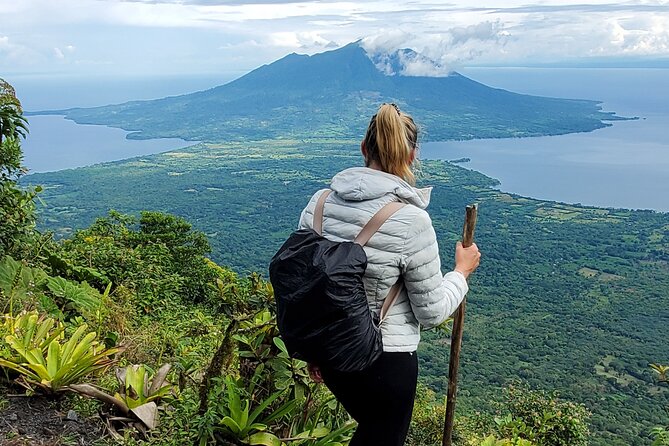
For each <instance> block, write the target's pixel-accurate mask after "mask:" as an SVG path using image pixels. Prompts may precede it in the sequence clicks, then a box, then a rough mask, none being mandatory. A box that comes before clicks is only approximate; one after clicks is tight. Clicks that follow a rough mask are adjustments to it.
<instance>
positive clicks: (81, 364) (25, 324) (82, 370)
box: [0, 311, 120, 393]
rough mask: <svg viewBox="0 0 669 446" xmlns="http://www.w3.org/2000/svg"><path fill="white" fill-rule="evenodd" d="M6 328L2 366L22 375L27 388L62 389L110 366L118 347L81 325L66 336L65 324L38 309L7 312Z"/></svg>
mask: <svg viewBox="0 0 669 446" xmlns="http://www.w3.org/2000/svg"><path fill="white" fill-rule="evenodd" d="M3 329H4V331H5V332H8V333H9V334H8V335H6V336H5V339H4V340H0V344H5V345H3V347H4V348H2V349H0V351H4V352H5V353H4V357H2V358H0V367H5V368H7V369H10V370H13V371H15V372H17V373H19V375H20V380H19V381H18V382H19V383H21V384H22V385H24V386H25V387H28V388H33V387H34V386H36V387H39V388H41V389H43V390H46V391H47V392H52V393H55V392H61V391H64V390H67V386H69V385H71V384H76V383H79V382H81V380H82V379H83V378H84V377H86V376H88V375H90V374H92V373H95V372H99V371H101V370H104V369H106V368H108V367H109V366H111V365H112V364H113V363H114V362H115V359H114V358H113V357H114V355H115V354H116V353H118V352H119V351H120V349H119V348H111V349H107V348H104V347H103V346H101V345H100V344H99V342H98V341H97V340H96V337H97V335H96V334H95V332H87V329H88V326H87V325H86V324H82V325H80V326H79V327H77V329H76V330H75V331H74V333H73V334H72V336H70V337H69V338H66V335H65V326H64V325H63V324H62V323H60V322H58V321H56V320H55V319H52V318H49V317H44V316H42V317H40V316H39V315H38V313H37V312H36V311H32V312H28V313H25V312H24V313H22V314H20V315H19V316H17V317H13V316H12V315H11V314H5V315H4V321H3Z"/></svg>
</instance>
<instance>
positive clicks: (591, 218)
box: [28, 139, 669, 446]
mask: <svg viewBox="0 0 669 446" xmlns="http://www.w3.org/2000/svg"><path fill="white" fill-rule="evenodd" d="M359 163H360V155H359V152H358V151H357V149H356V148H355V146H351V145H343V144H329V143H322V142H321V143H314V142H311V143H303V142H300V141H289V140H285V139H282V140H274V141H270V140H266V141H262V142H259V143H228V144H200V145H197V146H194V147H191V148H189V149H184V150H180V151H174V152H168V153H165V154H160V155H154V156H150V157H141V158H136V159H132V160H126V161H120V162H115V163H108V164H103V165H98V166H93V167H88V168H83V169H76V170H66V171H61V172H53V173H48V174H39V175H31V176H30V177H28V179H29V181H30V182H31V183H34V184H42V185H44V187H45V191H44V192H43V193H42V195H41V196H42V198H43V200H44V201H45V202H46V204H47V205H46V207H43V208H41V209H40V214H41V217H40V219H41V226H42V228H43V229H50V230H54V231H55V232H56V233H57V234H58V235H60V236H70V235H71V234H72V232H73V230H74V229H75V228H83V227H85V226H87V225H89V224H90V223H91V222H92V221H93V220H94V219H95V218H96V217H99V216H101V215H104V214H105V213H106V212H107V210H108V209H110V208H113V209H117V210H119V211H121V212H130V213H135V214H136V213H138V212H139V211H140V210H143V209H152V210H161V211H167V212H170V213H174V214H177V215H180V216H183V217H186V218H187V219H188V220H189V221H191V222H193V224H194V226H195V227H196V228H197V229H199V230H202V231H204V232H205V233H206V235H207V236H208V239H209V240H210V243H211V245H212V247H213V258H214V259H215V260H216V261H218V262H221V263H223V264H226V265H231V266H232V267H234V268H235V269H236V270H237V271H253V270H256V271H265V270H266V267H267V263H268V261H269V259H270V258H271V256H272V254H273V253H274V252H275V251H276V249H277V248H278V247H279V246H280V244H281V243H282V241H283V240H284V239H285V237H286V236H287V235H288V234H289V233H290V231H291V230H292V229H293V228H294V227H295V225H296V224H297V218H298V216H299V212H300V210H301V209H302V207H303V206H304V203H306V201H307V199H308V197H309V196H310V195H311V193H312V192H313V191H315V190H317V189H319V188H322V187H324V186H325V185H326V184H327V182H328V179H329V178H331V176H332V175H333V174H334V173H335V172H337V171H338V170H340V169H342V168H344V167H348V166H352V165H358V164H359ZM421 181H422V182H423V183H425V184H429V185H432V186H435V189H434V191H433V195H432V203H431V205H430V207H429V209H428V210H429V212H430V214H431V216H432V219H433V222H434V224H435V229H436V230H437V234H438V238H439V241H440V247H441V255H442V259H444V263H445V264H444V268H447V267H448V266H450V265H449V260H448V259H450V258H451V256H452V246H453V243H454V242H455V240H456V239H457V238H458V232H459V230H460V228H461V225H462V212H463V207H464V205H465V204H467V203H470V202H473V201H478V202H479V203H480V204H481V206H480V214H479V225H478V228H477V242H478V244H479V246H480V247H481V249H482V251H483V253H484V257H483V263H482V266H481V268H480V269H479V271H478V272H477V273H476V275H475V277H474V278H473V280H472V283H471V287H472V292H471V294H470V296H469V304H468V313H467V323H466V327H465V339H464V347H463V357H462V361H463V365H462V371H461V373H462V375H461V377H460V383H461V386H462V387H461V393H460V395H461V396H460V398H459V399H458V404H459V405H460V407H461V408H462V409H459V410H462V413H467V412H469V413H471V412H474V411H484V412H486V411H489V410H491V404H490V401H491V400H492V399H494V398H495V396H496V395H499V393H500V388H501V387H503V386H504V385H507V384H508V383H510V382H512V381H513V380H514V379H523V380H525V381H527V382H529V383H530V385H532V386H533V387H534V388H543V389H546V390H558V391H560V392H561V394H562V395H563V396H564V397H566V398H569V399H572V400H575V401H581V402H584V403H586V405H587V407H588V408H589V409H590V410H591V411H592V412H593V416H592V420H593V426H592V431H593V438H592V441H591V442H590V444H592V445H595V446H642V445H647V444H649V441H650V440H649V431H650V428H651V427H652V426H654V425H658V424H660V423H663V422H664V420H665V418H666V415H665V413H664V411H663V410H662V409H661V408H662V407H665V406H666V405H667V404H669V392H668V390H669V389H667V388H666V387H658V386H657V384H656V382H655V380H654V377H653V376H652V373H651V372H650V371H649V370H648V363H649V362H660V363H666V361H667V358H666V354H667V352H666V346H665V345H664V342H662V339H664V329H665V325H664V321H666V320H667V318H668V317H669V312H668V308H667V305H666V297H667V285H666V284H667V283H669V267H668V265H669V215H667V214H660V213H654V212H648V211H627V210H614V209H597V208H589V207H581V206H573V205H567V204H562V203H552V202H546V201H540V200H533V199H528V198H522V197H518V196H512V195H508V194H504V193H502V192H499V191H497V190H493V189H491V188H490V186H492V185H494V184H495V182H494V180H492V179H490V178H487V177H485V176H483V175H481V174H479V173H477V172H473V171H470V170H467V169H464V168H461V167H458V166H455V165H452V164H448V163H443V162H425V163H424V165H423V175H422V179H421ZM92 185H94V186H92ZM424 340H425V342H424V343H423V344H422V346H421V350H420V354H419V357H420V359H421V377H422V380H423V382H424V383H426V384H429V385H430V386H431V387H432V388H433V389H435V390H437V391H444V390H445V388H446V379H447V378H446V370H447V369H448V365H447V363H448V343H447V339H444V337H443V335H441V334H439V333H433V332H429V333H426V334H425V336H424Z"/></svg>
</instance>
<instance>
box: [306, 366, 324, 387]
mask: <svg viewBox="0 0 669 446" xmlns="http://www.w3.org/2000/svg"><path fill="white" fill-rule="evenodd" d="M307 370H309V377H310V378H311V380H312V381H313V382H315V383H322V382H323V376H321V368H320V367H318V366H317V365H314V364H307Z"/></svg>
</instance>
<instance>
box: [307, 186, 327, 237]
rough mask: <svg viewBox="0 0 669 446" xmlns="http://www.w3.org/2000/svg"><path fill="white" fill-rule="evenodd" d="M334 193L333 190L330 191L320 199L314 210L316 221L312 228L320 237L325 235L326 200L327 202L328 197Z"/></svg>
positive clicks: (324, 193)
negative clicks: (324, 210) (324, 209)
mask: <svg viewBox="0 0 669 446" xmlns="http://www.w3.org/2000/svg"><path fill="white" fill-rule="evenodd" d="M331 193H332V189H328V190H326V191H325V192H323V193H322V194H321V196H320V197H318V201H317V202H316V207H315V208H314V221H313V223H312V224H311V226H312V227H313V228H314V231H316V232H317V233H318V235H323V207H325V200H327V198H328V195H330V194H331Z"/></svg>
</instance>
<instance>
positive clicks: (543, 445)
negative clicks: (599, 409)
mask: <svg viewBox="0 0 669 446" xmlns="http://www.w3.org/2000/svg"><path fill="white" fill-rule="evenodd" d="M505 392H506V396H507V401H506V404H505V405H504V410H505V411H507V413H506V414H505V415H503V416H500V417H497V418H496V419H495V423H496V425H497V429H498V431H499V433H500V434H501V435H502V437H505V438H512V439H525V440H529V441H531V442H533V443H535V444H536V445H537V446H585V445H587V441H588V435H589V430H588V424H587V419H588V417H589V415H590V414H589V412H588V411H587V410H586V409H585V407H584V406H583V405H581V404H576V403H573V402H569V401H562V400H560V399H559V398H558V397H557V394H556V393H554V392H553V393H546V392H543V391H537V390H532V389H529V388H528V387H527V386H524V385H511V386H509V387H508V388H507V389H505Z"/></svg>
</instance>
